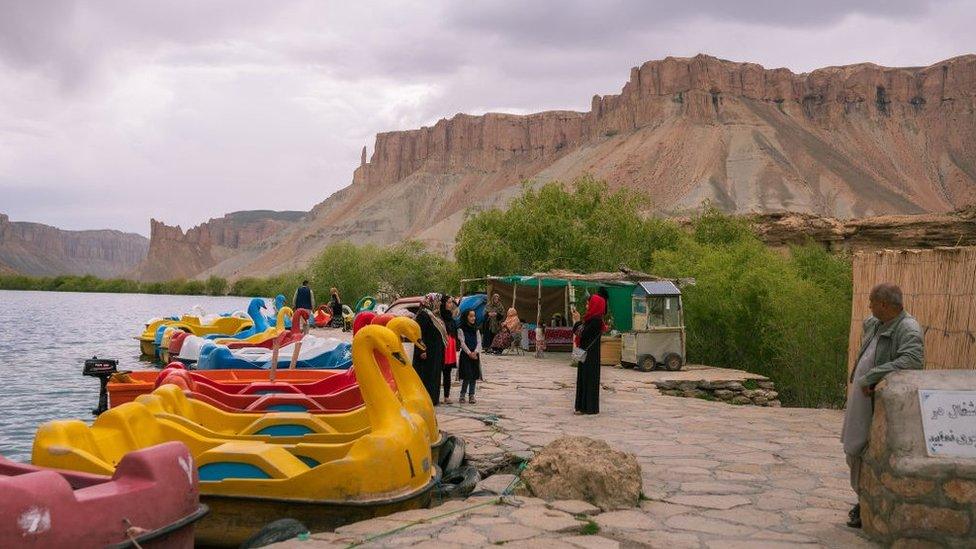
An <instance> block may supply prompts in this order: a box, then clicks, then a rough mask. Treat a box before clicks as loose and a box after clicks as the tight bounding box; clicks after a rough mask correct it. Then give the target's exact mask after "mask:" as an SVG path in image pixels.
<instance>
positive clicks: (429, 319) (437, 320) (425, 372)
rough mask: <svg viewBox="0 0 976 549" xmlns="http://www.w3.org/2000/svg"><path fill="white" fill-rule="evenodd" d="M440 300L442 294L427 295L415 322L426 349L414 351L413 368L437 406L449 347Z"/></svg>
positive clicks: (415, 349)
mask: <svg viewBox="0 0 976 549" xmlns="http://www.w3.org/2000/svg"><path fill="white" fill-rule="evenodd" d="M440 299H441V296H440V294H427V295H426V296H425V297H424V301H423V302H422V303H421V305H420V309H418V310H417V317H416V319H415V320H416V321H417V324H420V339H421V340H422V341H423V342H424V347H426V349H423V350H421V349H419V348H417V347H414V349H413V367H414V369H415V370H417V375H419V376H420V380H421V381H423V383H424V387H425V388H426V389H427V393H428V394H429V395H430V400H431V402H433V403H434V405H435V406H436V405H437V404H439V402H440V399H439V395H440V388H441V376H442V371H443V370H444V349H445V348H446V347H447V329H446V327H445V326H444V321H443V320H441V317H440V315H439V314H438V313H437V311H438V308H439V306H440Z"/></svg>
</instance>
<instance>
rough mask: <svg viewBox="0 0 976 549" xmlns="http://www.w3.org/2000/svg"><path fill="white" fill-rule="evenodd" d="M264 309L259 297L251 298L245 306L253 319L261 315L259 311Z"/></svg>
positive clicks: (262, 301)
mask: <svg viewBox="0 0 976 549" xmlns="http://www.w3.org/2000/svg"><path fill="white" fill-rule="evenodd" d="M264 308H265V306H264V300H263V299H261V298H260V297H254V298H251V302H250V303H248V305H247V313H248V314H249V315H251V318H254V317H256V316H258V315H260V314H261V311H262V310H263V309H264Z"/></svg>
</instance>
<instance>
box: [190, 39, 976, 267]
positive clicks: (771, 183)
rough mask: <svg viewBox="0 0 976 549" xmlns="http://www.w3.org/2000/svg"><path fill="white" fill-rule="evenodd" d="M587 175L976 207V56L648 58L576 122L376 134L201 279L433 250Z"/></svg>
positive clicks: (671, 203)
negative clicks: (840, 62)
mask: <svg viewBox="0 0 976 549" xmlns="http://www.w3.org/2000/svg"><path fill="white" fill-rule="evenodd" d="M584 173H590V174H593V175H594V176H596V177H598V178H601V179H605V180H607V181H608V182H609V183H610V184H611V185H612V186H618V187H622V186H625V187H630V188H635V189H640V190H642V191H645V192H647V193H648V194H649V195H650V196H651V198H652V200H653V201H654V204H655V208H656V210H658V211H659V212H661V213H666V214H672V215H673V214H680V213H681V212H684V211H687V210H690V209H694V208H696V207H698V206H699V205H700V204H701V203H702V202H703V201H706V200H707V201H709V202H711V203H712V204H714V205H717V206H718V207H720V208H722V209H723V210H725V211H728V212H736V213H743V214H749V213H769V212H786V211H789V212H798V213H801V214H810V215H815V216H820V217H831V218H837V219H842V220H843V219H852V218H853V219H856V218H863V217H869V216H878V215H905V214H921V213H943V212H948V211H951V210H953V209H956V208H959V207H962V206H965V205H966V204H969V203H972V202H973V201H976V55H967V56H962V57H957V58H954V59H949V60H946V61H942V62H939V63H935V64H933V65H931V66H928V67H909V68H888V67H880V66H877V65H873V64H869V63H864V64H858V65H850V66H843V67H827V68H823V69H818V70H815V71H813V72H810V73H805V74H795V73H793V72H791V71H789V70H787V69H765V68H763V67H761V66H759V65H756V64H752V63H737V62H731V61H726V60H721V59H716V58H714V57H709V56H705V55H699V56H696V57H693V58H673V57H669V58H666V59H663V60H658V61H650V62H647V63H644V64H643V65H641V66H640V67H635V68H634V69H632V70H631V73H630V78H629V80H628V81H627V83H626V84H625V85H624V87H623V89H622V90H621V93H620V94H617V95H608V96H596V97H594V98H593V100H592V106H591V109H590V111H588V112H585V113H578V112H568V111H552V112H543V113H538V114H531V115H526V116H519V115H508V114H496V113H490V114H486V115H484V116H469V115H464V114H458V115H455V116H454V117H452V118H450V119H444V120H440V121H439V122H437V123H436V124H434V125H433V126H432V127H425V128H420V129H417V130H409V131H398V132H388V133H382V134H379V135H377V137H376V142H375V145H374V147H373V153H372V155H371V156H369V158H368V159H367V155H366V154H365V150H364V154H363V159H362V163H361V165H360V166H359V167H358V168H357V169H356V170H355V172H354V174H353V178H352V184H351V185H350V186H349V187H347V188H346V189H343V190H342V191H339V192H337V193H335V194H334V195H333V196H331V197H329V198H328V199H327V200H325V201H324V202H323V203H321V204H319V205H317V206H316V207H315V208H313V210H312V212H311V213H310V215H309V218H308V220H307V222H306V223H303V224H302V225H301V226H292V227H288V228H287V229H285V230H284V231H282V232H280V233H278V234H276V235H273V236H272V237H270V238H268V239H266V240H264V241H262V242H261V245H260V246H259V247H253V246H251V247H246V248H243V249H242V251H241V253H240V254H238V255H237V256H235V257H234V258H231V259H229V260H226V261H221V262H218V263H217V264H216V265H215V266H214V267H213V268H212V269H210V270H209V271H208V272H215V273H218V274H224V275H228V276H240V275H242V274H245V273H252V274H254V273H265V274H266V273H269V272H279V271H285V270H291V269H295V268H299V267H301V266H302V265H304V264H306V263H307V262H308V261H309V260H310V258H311V257H313V256H314V255H315V254H316V253H317V252H318V251H319V250H320V249H321V248H322V246H324V245H325V244H326V243H328V242H331V241H335V240H352V241H356V242H376V243H381V244H385V243H391V242H395V241H398V240H401V239H404V238H418V239H420V240H424V241H426V242H428V243H429V244H431V245H432V246H434V247H437V248H440V249H443V250H445V251H447V250H449V249H450V248H451V245H452V243H453V237H454V234H455V233H456V231H457V229H458V227H459V226H460V224H461V223H462V221H463V218H464V215H465V214H464V212H465V211H466V210H468V209H469V208H474V209H479V208H487V207H493V206H498V205H503V204H504V203H506V202H507V201H508V200H509V199H510V198H511V197H512V196H515V195H516V194H517V193H519V192H520V190H521V185H520V183H521V182H522V181H529V182H531V183H539V182H544V181H551V180H559V181H570V180H572V179H573V178H575V177H577V176H579V175H581V174H584Z"/></svg>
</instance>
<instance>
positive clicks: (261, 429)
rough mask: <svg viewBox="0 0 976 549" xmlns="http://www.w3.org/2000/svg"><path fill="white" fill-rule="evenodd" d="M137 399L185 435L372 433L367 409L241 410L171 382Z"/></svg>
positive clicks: (314, 438) (294, 437) (263, 437)
mask: <svg viewBox="0 0 976 549" xmlns="http://www.w3.org/2000/svg"><path fill="white" fill-rule="evenodd" d="M135 402H136V403H138V404H141V405H143V406H145V407H146V408H147V409H148V410H149V412H150V413H151V414H152V415H153V416H155V418H156V419H157V420H158V421H159V422H161V423H164V424H166V425H167V427H168V428H171V429H176V430H185V431H187V432H186V433H183V432H181V433H180V435H179V436H180V438H181V440H182V438H185V437H193V436H196V437H203V438H210V439H223V440H226V441H230V440H250V441H259V442H269V443H273V444H301V443H315V444H342V443H347V442H352V441H355V440H356V439H357V438H359V437H361V436H363V435H365V434H367V433H369V432H370V425H369V418H368V416H367V415H366V414H365V413H358V414H348V413H347V414H332V415H326V414H309V413H307V412H268V413H264V414H254V413H240V414H238V413H233V412H226V411H224V410H221V409H220V408H217V407H214V406H211V405H210V404H208V403H206V402H203V401H200V400H195V399H192V398H187V397H186V395H185V394H184V393H183V389H182V388H180V387H178V386H177V385H173V384H169V383H167V384H164V385H160V386H159V387H158V388H157V389H156V390H154V391H153V392H152V393H149V394H146V395H140V396H138V397H136V400H135ZM423 427H426V426H423Z"/></svg>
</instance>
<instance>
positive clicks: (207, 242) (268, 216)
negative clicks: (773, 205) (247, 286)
mask: <svg viewBox="0 0 976 549" xmlns="http://www.w3.org/2000/svg"><path fill="white" fill-rule="evenodd" d="M304 215H305V212H290V211H285V212H276V211H271V210H253V211H243V212H233V213H229V214H227V215H225V216H223V217H220V218H216V219H210V220H209V221H207V222H206V223H201V224H200V225H197V226H196V227H193V228H191V229H189V230H187V231H186V232H183V229H181V228H180V227H178V226H177V227H172V226H169V225H166V224H165V223H163V222H161V221H157V220H155V219H151V220H150V221H149V228H150V235H149V250H148V254H147V255H146V257H145V260H144V261H142V263H140V264H139V266H138V267H137V268H136V269H135V271H134V276H135V278H138V279H139V280H144V281H150V282H152V281H162V280H172V279H176V278H193V277H194V276H197V275H199V274H200V273H202V272H204V271H206V270H207V269H209V268H211V267H213V266H214V265H216V264H217V263H219V262H221V261H224V260H227V259H229V258H231V257H232V256H234V255H235V252H236V251H237V250H241V249H243V248H247V247H253V246H258V245H260V243H261V242H262V241H263V240H265V239H267V238H268V237H269V236H271V235H274V234H276V233H278V232H281V231H282V230H284V229H285V228H287V227H289V226H291V225H293V224H295V223H296V222H298V221H299V220H300V219H301V218H302V217H303V216H304Z"/></svg>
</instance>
